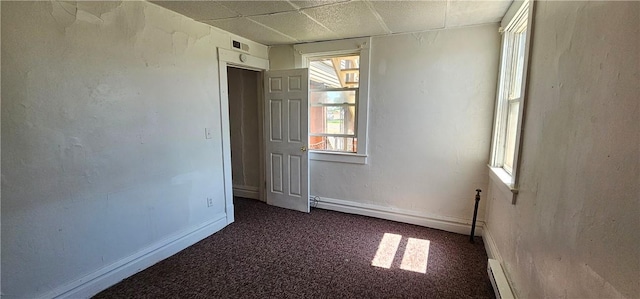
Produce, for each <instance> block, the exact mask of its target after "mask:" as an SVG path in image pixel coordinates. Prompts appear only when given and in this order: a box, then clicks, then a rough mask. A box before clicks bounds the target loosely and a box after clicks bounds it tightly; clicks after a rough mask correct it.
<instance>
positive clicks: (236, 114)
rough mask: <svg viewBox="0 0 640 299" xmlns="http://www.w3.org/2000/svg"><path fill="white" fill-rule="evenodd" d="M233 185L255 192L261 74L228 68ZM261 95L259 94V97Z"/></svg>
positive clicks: (235, 187)
mask: <svg viewBox="0 0 640 299" xmlns="http://www.w3.org/2000/svg"><path fill="white" fill-rule="evenodd" d="M227 70H228V71H227V76H228V77H227V78H228V82H229V123H230V126H229V128H230V131H231V136H230V137H231V165H232V170H233V187H234V189H242V190H247V191H254V192H253V193H256V195H257V191H258V187H259V186H260V170H261V167H260V144H259V142H260V138H262V132H260V128H259V126H258V122H259V119H260V118H259V117H258V115H259V113H262V111H259V109H258V84H262V81H259V80H260V73H258V72H255V71H250V70H244V69H238V68H233V67H228V68H227ZM261 98H262V96H260V99H261Z"/></svg>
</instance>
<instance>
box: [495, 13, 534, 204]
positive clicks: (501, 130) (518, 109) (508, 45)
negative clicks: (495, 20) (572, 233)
mask: <svg viewBox="0 0 640 299" xmlns="http://www.w3.org/2000/svg"><path fill="white" fill-rule="evenodd" d="M530 5H531V4H530V2H529V1H516V2H514V3H513V4H512V5H511V7H510V8H509V10H508V11H507V14H506V15H505V18H504V20H503V21H502V26H503V27H501V29H502V49H501V60H500V76H499V82H498V90H497V99H496V113H495V122H494V132H493V142H492V154H491V155H492V156H491V167H492V172H493V173H494V174H496V176H497V177H498V178H500V180H501V181H503V182H504V183H505V185H507V186H508V187H509V188H510V189H511V191H513V192H514V193H516V192H517V188H516V185H517V184H516V183H517V180H516V174H517V163H518V155H519V151H520V134H521V128H522V116H523V111H524V100H525V99H524V96H525V92H524V91H525V85H526V72H527V62H528V61H527V60H528V58H527V57H528V53H529V40H530V37H529V36H530V32H531V30H530V28H531V18H532V16H531V9H530Z"/></svg>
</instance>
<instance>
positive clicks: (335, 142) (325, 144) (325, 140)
mask: <svg viewBox="0 0 640 299" xmlns="http://www.w3.org/2000/svg"><path fill="white" fill-rule="evenodd" d="M309 149H312V150H323V151H341V152H350V153H355V152H357V151H358V138H355V137H334V136H311V137H309Z"/></svg>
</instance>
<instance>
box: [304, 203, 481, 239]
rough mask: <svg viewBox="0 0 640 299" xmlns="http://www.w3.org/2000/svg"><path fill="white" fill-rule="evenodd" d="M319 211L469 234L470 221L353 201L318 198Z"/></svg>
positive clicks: (478, 227)
mask: <svg viewBox="0 0 640 299" xmlns="http://www.w3.org/2000/svg"><path fill="white" fill-rule="evenodd" d="M316 207H317V208H320V209H325V210H332V211H338V212H343V213H349V214H357V215H363V216H369V217H376V218H381V219H387V220H393V221H397V222H403V223H409V224H415V225H420V226H425V227H429V228H435V229H440V230H444V231H448V232H452V233H458V234H464V235H468V234H469V233H470V232H471V221H470V220H469V221H467V220H465V219H459V218H453V217H441V216H434V215H429V216H426V215H421V214H419V213H416V212H414V211H408V210H403V209H395V208H389V207H384V206H378V205H372V204H363V203H358V202H353V201H347V200H341V199H333V198H326V197H320V200H319V201H318V204H317V206H316ZM483 226H484V222H483V221H477V223H476V230H475V234H474V235H476V236H481V235H482V232H483V229H482V228H483Z"/></svg>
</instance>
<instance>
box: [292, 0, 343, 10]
mask: <svg viewBox="0 0 640 299" xmlns="http://www.w3.org/2000/svg"><path fill="white" fill-rule="evenodd" d="M290 2H291V3H293V4H294V5H295V6H297V7H300V8H309V7H316V6H323V5H329V4H335V3H340V2H349V0H312V1H290Z"/></svg>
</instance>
